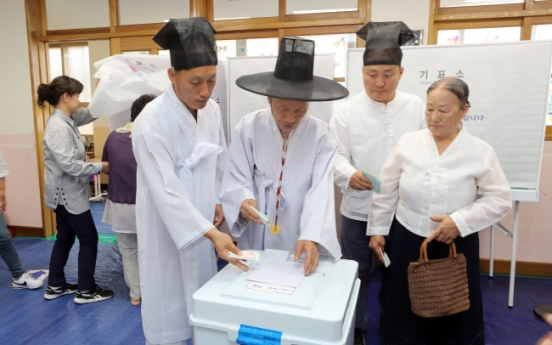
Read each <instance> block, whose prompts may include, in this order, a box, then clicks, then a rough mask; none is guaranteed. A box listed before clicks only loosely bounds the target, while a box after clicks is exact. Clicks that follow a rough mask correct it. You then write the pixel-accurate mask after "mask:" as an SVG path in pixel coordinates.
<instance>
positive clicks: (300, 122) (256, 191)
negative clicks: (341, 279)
mask: <svg viewBox="0 0 552 345" xmlns="http://www.w3.org/2000/svg"><path fill="white" fill-rule="evenodd" d="M313 65H314V41H311V40H305V39H301V38H297V37H294V38H289V37H284V38H283V39H282V41H281V44H280V52H279V56H278V60H277V63H276V69H275V71H274V72H268V73H259V74H253V75H246V76H243V77H240V78H239V79H238V80H237V81H236V84H237V85H238V86H240V87H241V88H243V89H245V90H248V91H251V92H254V93H257V94H261V95H265V96H268V103H269V104H270V108H269V109H263V110H259V111H255V112H253V113H251V114H249V115H247V116H245V117H244V118H243V119H242V120H241V121H240V122H239V123H238V125H237V126H236V129H235V134H234V136H233V137H232V143H231V144H230V150H229V155H230V159H229V164H228V169H227V170H226V172H225V174H224V178H223V182H222V190H221V201H222V205H223V208H224V213H225V216H226V221H227V222H228V227H229V228H230V231H231V233H232V235H233V236H236V237H238V238H239V240H238V245H239V246H240V248H243V249H260V250H261V249H262V250H264V249H280V250H289V249H290V248H292V247H293V246H294V245H295V258H296V259H298V258H299V257H300V256H301V255H302V253H303V252H305V253H306V257H305V264H304V268H305V274H306V275H309V274H310V273H312V272H313V271H314V269H315V268H316V266H317V265H318V256H319V253H320V252H321V253H323V254H326V255H329V256H332V257H333V258H334V259H339V258H340V257H341V250H340V248H339V242H338V240H337V233H336V223H335V209H334V207H335V204H334V189H333V160H334V157H335V154H336V152H337V144H336V142H335V139H334V137H333V135H332V134H331V131H330V129H329V127H328V125H327V124H326V123H325V122H323V121H321V120H318V119H316V118H315V117H313V116H312V115H310V114H308V106H309V101H329V100H335V99H340V98H344V97H347V95H348V94H349V92H348V91H347V90H346V89H345V88H344V87H342V86H341V85H339V84H338V83H336V82H334V81H333V80H328V79H325V78H320V77H317V76H313V72H312V71H313ZM250 206H253V207H254V208H255V209H257V210H258V211H259V212H260V213H261V214H265V215H266V216H267V217H268V219H269V220H270V223H271V225H270V226H269V225H266V224H263V223H262V222H261V220H260V218H259V216H258V215H257V214H256V213H255V212H254V211H253V210H252V209H251V208H250Z"/></svg>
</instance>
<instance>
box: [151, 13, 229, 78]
mask: <svg viewBox="0 0 552 345" xmlns="http://www.w3.org/2000/svg"><path fill="white" fill-rule="evenodd" d="M153 40H154V41H155V43H157V44H159V45H160V46H161V48H163V49H169V50H170V53H171V65H172V67H173V68H174V69H175V70H177V71H179V70H182V69H192V68H196V67H202V66H212V65H216V64H217V63H218V58H217V51H216V43H215V29H213V27H212V26H211V24H209V22H208V21H207V19H205V17H194V18H185V19H171V20H169V22H168V23H167V24H166V25H165V26H164V27H163V28H162V29H161V30H159V32H158V33H157V34H156V35H155V37H153Z"/></svg>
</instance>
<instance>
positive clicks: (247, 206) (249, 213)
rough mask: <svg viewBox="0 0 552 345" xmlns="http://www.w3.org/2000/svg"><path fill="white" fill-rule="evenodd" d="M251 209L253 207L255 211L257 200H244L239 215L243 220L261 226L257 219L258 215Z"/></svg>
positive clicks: (259, 220)
mask: <svg viewBox="0 0 552 345" xmlns="http://www.w3.org/2000/svg"><path fill="white" fill-rule="evenodd" d="M251 207H254V208H255V210H256V209H257V207H258V206H257V200H255V199H246V200H245V201H244V202H242V204H241V208H240V214H241V216H242V217H244V218H245V219H248V220H250V221H252V222H254V223H257V224H259V225H262V224H263V222H262V221H261V218H260V217H259V215H258V213H257V212H255V210H253V209H251Z"/></svg>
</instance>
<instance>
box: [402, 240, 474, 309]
mask: <svg viewBox="0 0 552 345" xmlns="http://www.w3.org/2000/svg"><path fill="white" fill-rule="evenodd" d="M427 244H428V243H427V239H426V240H425V241H424V242H423V243H422V246H421V247H420V260H418V261H415V262H411V263H410V265H409V266H408V291H409V295H410V302H411V309H412V312H414V314H416V315H418V316H421V317H438V316H447V315H452V314H456V313H460V312H462V311H465V310H468V309H469V308H470V300H469V289H468V276H467V274H466V257H465V256H464V254H456V245H455V244H454V242H452V243H451V244H450V245H449V256H448V258H445V259H438V260H429V259H428V257H427Z"/></svg>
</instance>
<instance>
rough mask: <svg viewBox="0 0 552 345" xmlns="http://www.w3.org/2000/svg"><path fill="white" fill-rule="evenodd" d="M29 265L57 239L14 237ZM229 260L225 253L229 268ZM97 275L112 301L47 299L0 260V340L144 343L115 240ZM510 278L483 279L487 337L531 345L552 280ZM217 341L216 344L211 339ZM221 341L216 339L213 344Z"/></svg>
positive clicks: (17, 344)
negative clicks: (512, 282) (512, 285)
mask: <svg viewBox="0 0 552 345" xmlns="http://www.w3.org/2000/svg"><path fill="white" fill-rule="evenodd" d="M104 205H105V204H104V203H91V206H92V207H91V210H92V216H93V218H94V221H95V222H96V226H97V228H98V231H99V232H101V233H102V234H105V236H108V235H114V232H113V231H112V230H111V227H110V226H109V225H107V224H103V223H101V217H102V214H103V207H104ZM13 241H14V244H15V246H16V248H17V250H18V252H19V256H20V257H21V261H22V264H23V268H24V269H25V270H28V269H47V268H48V263H49V261H50V253H51V250H52V246H53V244H54V241H47V240H42V239H35V238H14V239H13ZM78 248H79V243H78V242H77V243H75V245H74V246H73V249H72V251H71V254H70V256H69V260H68V262H67V265H66V268H65V272H66V276H67V280H68V282H76V281H77V254H78ZM225 264H226V262H225V261H223V260H219V262H218V267H219V269H220V268H222V267H223V266H224V265H225ZM95 278H96V282H97V283H98V285H100V286H102V287H107V288H110V289H113V291H114V292H115V296H114V297H113V298H111V299H109V300H107V301H104V302H100V303H93V304H89V305H75V304H74V303H73V296H72V295H69V296H63V297H60V298H58V299H55V300H51V301H45V300H44V298H43V294H44V290H45V288H44V287H43V288H42V289H39V290H38V291H29V290H13V289H12V288H11V274H10V272H9V270H8V269H7V266H6V264H5V262H4V261H3V260H0V301H2V306H1V307H0V320H2V326H1V327H0V344H2V345H3V344H10V345H28V344H31V345H34V344H37V345H54V344H55V345H77V344H78V345H80V344H91V345H92V344H94V345H104V344H106V345H119V344H121V345H127V344H128V345H134V344H139V345H143V344H144V343H145V337H144V334H143V331H142V321H141V315H140V307H136V306H132V305H131V304H130V302H129V297H128V288H127V287H126V285H125V282H124V277H123V269H122V265H121V257H120V253H119V249H118V247H117V245H116V244H109V243H100V244H99V245H98V259H97V264H96V274H95ZM379 282H380V280H379V270H378V269H376V270H375V271H374V274H373V276H372V281H371V285H370V299H369V302H368V325H367V329H366V330H367V333H366V338H367V339H366V340H367V344H370V345H377V344H380V336H379V304H378V301H377V293H378V290H379ZM508 283H509V278H508V277H505V276H495V277H494V278H492V279H491V278H489V277H487V276H484V275H482V277H481V286H482V293H483V305H484V311H485V315H484V316H485V336H486V344H487V345H532V344H535V343H536V341H537V340H538V339H539V338H540V337H541V336H542V335H544V334H545V333H546V332H548V331H550V330H552V327H551V326H549V325H547V324H545V323H544V322H542V321H540V320H539V319H538V318H537V317H535V316H534V315H533V308H534V306H535V305H537V304H542V303H551V304H552V280H550V279H536V278H527V277H518V278H517V279H516V290H515V298H514V308H512V309H510V308H508V306H507V303H508ZM210 345H211V344H210ZM213 345H216V344H213Z"/></svg>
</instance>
